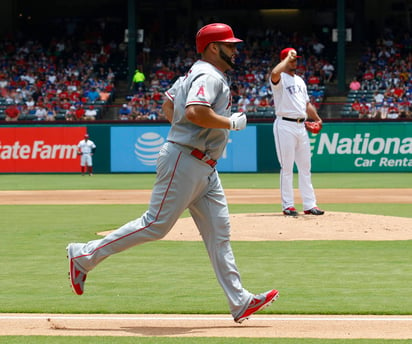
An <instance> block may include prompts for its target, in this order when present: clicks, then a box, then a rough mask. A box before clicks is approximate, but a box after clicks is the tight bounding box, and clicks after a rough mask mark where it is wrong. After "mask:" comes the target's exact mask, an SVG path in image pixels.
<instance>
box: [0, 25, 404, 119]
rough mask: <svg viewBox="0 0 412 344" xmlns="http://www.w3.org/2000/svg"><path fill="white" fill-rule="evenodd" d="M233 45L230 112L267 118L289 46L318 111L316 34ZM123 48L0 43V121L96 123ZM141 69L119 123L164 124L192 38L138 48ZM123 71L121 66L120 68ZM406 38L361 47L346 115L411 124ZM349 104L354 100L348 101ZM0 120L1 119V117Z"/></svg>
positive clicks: (324, 54) (327, 52)
mask: <svg viewBox="0 0 412 344" xmlns="http://www.w3.org/2000/svg"><path fill="white" fill-rule="evenodd" d="M242 37H243V38H244V42H243V43H241V44H239V45H238V50H239V56H238V61H237V63H236V66H237V67H236V69H235V70H233V71H231V72H229V77H230V78H231V80H232V83H231V85H232V105H233V110H234V111H245V112H248V114H249V116H253V115H256V116H259V114H261V113H262V111H263V110H266V113H269V114H270V116H272V117H273V114H274V110H273V97H272V94H271V89H270V85H269V82H268V80H269V75H270V71H271V69H272V68H273V67H274V66H275V65H276V64H277V62H278V61H279V60H278V59H279V51H280V50H281V48H283V47H286V46H292V47H294V48H295V49H296V50H297V52H298V55H300V56H302V57H301V58H300V59H299V63H298V70H297V74H299V75H300V76H302V77H303V79H304V80H305V81H306V83H307V86H308V91H309V95H310V97H311V101H312V103H313V104H314V105H315V106H316V107H317V108H318V109H319V107H320V106H321V103H322V102H323V100H324V96H325V86H327V85H328V84H329V83H331V82H333V81H334V78H335V69H334V65H333V63H334V52H332V53H331V49H330V46H329V43H330V42H328V41H327V39H321V38H320V37H317V36H316V35H315V34H309V35H307V36H305V35H304V34H299V33H293V34H286V33H284V32H280V31H276V30H272V29H249V30H248V31H247V32H245V33H244V35H242ZM126 50H127V49H125V47H124V42H121V43H119V44H117V43H115V42H114V41H110V42H105V41H104V40H103V39H102V37H101V36H99V35H95V36H94V37H92V38H90V37H88V39H84V40H80V41H75V40H73V39H70V38H66V39H64V38H63V39H56V38H52V39H50V41H48V42H46V43H40V41H36V40H26V41H18V40H12V39H3V40H1V41H0V110H3V118H5V120H7V121H17V120H23V119H26V120H27V119H29V120H33V121H36V120H41V121H54V120H56V119H60V120H66V121H74V120H95V119H99V118H101V116H102V109H103V108H104V106H107V105H109V104H111V102H112V101H113V100H114V99H115V92H116V87H115V85H116V72H115V71H114V70H113V63H111V59H112V56H113V55H114V54H119V51H121V52H120V53H123V54H125V53H126ZM141 56H144V59H142V61H143V63H142V64H141V65H139V66H138V68H137V69H136V71H135V76H134V78H133V82H132V85H131V87H130V93H129V95H128V96H127V97H126V99H125V102H124V104H123V105H122V106H121V107H120V108H119V110H118V117H117V118H118V119H119V120H164V119H165V118H164V116H163V115H162V112H161V104H162V102H163V98H164V92H165V91H166V90H167V89H168V88H169V87H170V86H171V84H172V83H173V81H174V80H175V78H176V77H178V76H180V75H183V74H185V73H186V72H187V70H188V69H189V67H190V66H191V65H192V64H193V63H194V62H195V61H196V60H197V59H198V55H197V54H196V51H195V50H194V44H193V37H175V38H173V39H169V41H168V43H167V44H166V46H163V47H162V49H160V50H156V51H155V50H151V49H150V46H148V45H147V44H145V47H144V53H143V54H142V55H141ZM125 68H126V67H125ZM411 72H412V37H411V35H410V33H408V32H403V33H402V36H401V37H398V36H395V35H394V34H393V33H392V32H390V31H386V32H385V34H384V35H383V36H382V37H381V38H380V39H378V40H377V42H376V44H375V45H373V46H372V45H367V46H366V48H365V52H364V53H363V54H362V58H361V61H360V63H359V66H358V73H357V75H356V76H355V77H354V80H353V81H352V82H351V83H350V85H349V88H350V90H349V91H350V92H351V93H352V94H355V97H354V99H353V100H354V101H353V104H351V109H352V113H353V112H356V113H357V114H358V117H359V118H410V117H412V116H411V113H412V111H411V104H412V81H411V80H412V78H411ZM355 100H356V101H355ZM0 119H1V118H0Z"/></svg>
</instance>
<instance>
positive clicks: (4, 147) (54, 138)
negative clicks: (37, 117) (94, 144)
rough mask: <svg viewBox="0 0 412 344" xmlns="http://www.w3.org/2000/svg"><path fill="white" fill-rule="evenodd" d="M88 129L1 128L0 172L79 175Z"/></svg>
mask: <svg viewBox="0 0 412 344" xmlns="http://www.w3.org/2000/svg"><path fill="white" fill-rule="evenodd" d="M85 133H86V127H55V126H53V127H38V126H36V127H2V128H0V172H1V173H15V172H20V173H25V172H26V173H31V172H34V173H37V172H78V171H79V165H80V160H79V157H78V156H77V144H78V142H79V141H80V140H81V139H82V138H83V137H84V134H85Z"/></svg>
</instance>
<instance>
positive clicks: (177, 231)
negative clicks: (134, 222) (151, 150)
mask: <svg viewBox="0 0 412 344" xmlns="http://www.w3.org/2000/svg"><path fill="white" fill-rule="evenodd" d="M230 221H231V226H232V231H231V234H232V235H231V239H232V240H239V241H241V240H244V241H267V240H277V241H281V240H411V239H412V219H410V218H403V217H395V216H383V215H365V214H355V213H341V212H328V211H327V212H326V213H325V214H324V215H321V216H314V215H299V216H297V217H291V216H285V215H283V214H281V213H257V214H231V215H230ZM110 232H111V231H106V232H100V233H98V234H99V235H103V236H104V235H107V234H108V233H110ZM163 240H180V241H184V240H189V241H196V240H201V237H200V234H199V232H198V230H197V228H196V225H195V224H194V222H193V220H192V218H191V217H188V218H182V219H179V220H178V221H177V223H176V224H175V226H174V227H173V228H172V230H171V231H170V232H169V234H168V235H167V236H166V237H165V238H164V239H163Z"/></svg>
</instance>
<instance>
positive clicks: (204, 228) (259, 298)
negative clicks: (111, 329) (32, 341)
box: [67, 23, 278, 323]
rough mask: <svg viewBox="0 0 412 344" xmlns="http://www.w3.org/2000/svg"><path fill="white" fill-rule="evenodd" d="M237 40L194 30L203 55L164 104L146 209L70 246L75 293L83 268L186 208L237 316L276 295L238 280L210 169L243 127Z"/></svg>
mask: <svg viewBox="0 0 412 344" xmlns="http://www.w3.org/2000/svg"><path fill="white" fill-rule="evenodd" d="M238 42H242V41H241V40H240V39H238V38H236V37H235V36H234V34H233V31H232V29H231V27H230V26H228V25H226V24H221V23H214V24H209V25H206V26H204V27H202V28H201V29H200V30H199V31H198V33H197V35H196V48H197V52H198V53H200V54H201V57H202V58H201V60H198V61H196V62H195V63H194V64H193V65H192V67H191V68H190V70H189V71H188V72H187V74H186V75H185V76H183V77H180V78H179V79H177V80H176V82H175V83H174V84H173V86H172V87H171V88H170V89H169V90H168V91H167V92H166V96H167V99H166V101H165V102H164V104H163V106H162V107H163V111H164V114H165V116H166V117H167V118H168V120H169V121H170V122H171V129H170V132H169V134H168V142H167V143H165V144H164V146H163V147H162V149H161V150H160V152H159V157H158V161H157V169H156V181H155V184H154V187H153V191H152V196H151V200H150V204H149V209H148V210H147V211H146V212H145V213H144V214H143V215H142V216H141V217H140V218H138V219H136V220H133V221H130V222H129V223H126V224H125V225H123V226H121V227H120V228H118V229H117V230H116V231H114V232H112V233H111V234H108V235H107V236H106V237H104V238H103V239H100V240H93V241H90V242H88V243H86V244H82V243H72V244H69V245H68V247H67V253H68V259H69V263H70V272H69V275H70V281H71V286H72V289H73V291H74V292H75V293H76V294H78V295H81V294H83V292H84V283H85V281H86V277H87V274H88V273H89V272H90V271H91V270H92V269H93V268H95V267H96V266H97V265H98V264H99V263H100V262H101V261H102V260H104V259H105V258H107V257H109V256H111V255H112V254H115V253H119V252H121V251H124V250H126V249H128V248H130V247H133V246H136V245H140V244H143V243H145V242H148V241H154V240H159V239H161V238H163V237H164V236H165V235H166V234H167V233H168V232H169V231H170V230H171V228H172V227H173V225H174V224H175V223H176V221H177V220H178V219H179V217H180V215H181V214H182V213H183V211H184V210H185V209H189V211H190V214H191V216H192V217H193V219H194V222H195V223H196V225H197V228H198V230H199V232H200V234H201V236H202V239H203V241H204V243H205V246H206V249H207V251H208V254H209V258H210V261H211V264H212V266H213V269H214V271H215V274H216V278H217V280H218V282H219V283H220V285H221V287H222V289H223V291H224V293H225V295H226V297H227V301H228V304H229V308H230V312H231V314H232V316H233V318H234V320H235V321H236V322H238V323H241V322H242V321H244V320H245V319H247V318H249V317H250V316H251V315H252V314H253V313H255V312H257V311H259V310H261V309H263V308H265V307H266V306H268V305H270V304H271V303H272V302H273V301H274V300H275V299H277V297H278V291H277V290H274V289H273V290H269V291H267V292H264V293H262V294H258V295H253V294H251V293H250V292H249V291H248V290H246V289H245V288H243V286H242V283H241V279H240V275H239V272H238V269H237V267H236V264H235V258H234V256H233V252H232V248H231V245H230V221H229V211H228V205H227V202H226V198H225V195H224V192H223V188H222V185H221V182H220V178H219V175H218V172H217V171H216V169H215V165H216V164H217V160H218V159H219V158H220V156H221V155H222V152H223V150H224V148H225V146H226V144H227V141H228V136H229V130H242V129H244V128H245V127H246V122H247V120H246V116H245V114H244V113H234V114H231V112H230V110H231V95H230V88H229V84H228V79H227V77H226V75H225V72H226V71H227V70H229V69H231V68H233V67H234V66H235V57H236V55H237V53H238V51H237V49H236V43H238Z"/></svg>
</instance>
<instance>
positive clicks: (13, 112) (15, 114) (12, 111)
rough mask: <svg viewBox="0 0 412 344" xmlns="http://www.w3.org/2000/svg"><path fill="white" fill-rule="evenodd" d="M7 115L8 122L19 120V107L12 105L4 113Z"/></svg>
mask: <svg viewBox="0 0 412 344" xmlns="http://www.w3.org/2000/svg"><path fill="white" fill-rule="evenodd" d="M4 113H5V115H6V121H7V122H15V121H17V120H18V119H19V116H20V110H19V108H18V107H17V105H14V104H13V105H10V106H8V107H7V108H6V110H5V111H4Z"/></svg>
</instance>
